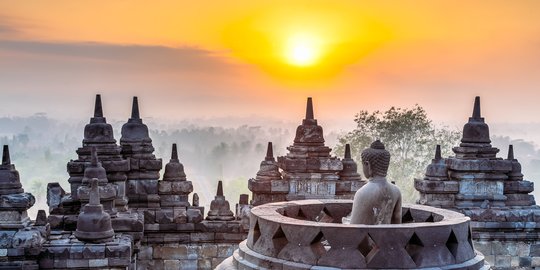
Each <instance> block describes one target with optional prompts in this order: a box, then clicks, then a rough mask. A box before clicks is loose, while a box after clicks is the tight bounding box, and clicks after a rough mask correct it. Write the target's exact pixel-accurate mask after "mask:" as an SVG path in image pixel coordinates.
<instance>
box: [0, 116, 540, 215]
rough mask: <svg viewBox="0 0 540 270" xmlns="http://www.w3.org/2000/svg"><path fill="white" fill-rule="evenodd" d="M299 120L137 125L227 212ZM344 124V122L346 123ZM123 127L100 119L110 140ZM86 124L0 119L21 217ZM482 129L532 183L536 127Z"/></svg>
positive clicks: (61, 172) (203, 198) (328, 134)
mask: <svg viewBox="0 0 540 270" xmlns="http://www.w3.org/2000/svg"><path fill="white" fill-rule="evenodd" d="M301 118H302V117H298V119H296V121H295V120H294V119H288V120H287V121H288V122H284V121H278V120H268V119H264V121H261V119H251V118H241V119H205V120H201V119H191V120H183V121H178V122H175V123H172V122H167V121H160V120H159V119H152V118H151V119H144V118H143V121H144V123H145V124H146V125H147V126H148V128H149V130H150V137H151V138H152V140H153V145H154V148H155V152H154V154H155V155H156V157H157V158H162V159H163V165H165V164H166V163H167V162H168V161H169V159H170V152H171V145H172V143H177V144H178V150H179V158H180V162H182V163H183V164H184V167H185V171H186V174H187V177H188V180H190V181H192V182H193V185H194V192H196V193H197V194H198V195H199V196H200V202H201V204H202V205H205V206H206V207H208V206H209V204H210V201H211V200H212V199H213V197H214V195H215V192H216V187H217V181H218V179H222V180H223V182H224V192H225V196H226V198H227V199H228V200H229V202H230V204H231V207H234V205H235V203H237V202H238V198H239V195H240V194H242V193H245V194H250V197H251V193H250V192H249V190H248V189H247V181H248V179H249V178H253V177H255V174H256V172H257V171H258V169H259V163H260V162H261V161H262V160H263V159H264V155H265V153H266V144H267V142H269V141H272V142H273V144H274V154H275V155H276V156H277V155H284V154H286V147H287V146H289V145H291V144H292V142H293V139H294V135H295V129H296V126H297V125H299V124H300V122H301ZM350 119H351V120H350V121H351V122H352V121H353V116H351V117H350ZM342 120H343V119H342ZM465 120H466V119H464V121H463V123H465ZM125 121H126V120H115V119H112V120H111V119H108V122H109V123H110V124H111V125H112V126H113V129H114V132H115V139H116V140H117V141H118V140H119V139H120V134H119V133H120V128H121V126H122V124H123V123H124V122H125ZM87 122H88V119H81V120H80V121H70V120H58V119H52V118H50V117H48V116H47V115H46V114H44V113H39V114H35V115H32V116H27V117H11V116H10V117H0V143H1V144H8V145H9V146H10V153H11V160H12V162H13V163H14V164H15V166H16V168H17V170H18V171H19V173H20V176H21V181H22V183H23V188H24V189H25V191H27V192H31V193H32V194H33V195H34V196H35V197H36V200H37V202H36V205H35V206H34V207H32V208H31V209H30V211H29V215H30V217H31V218H35V215H36V213H37V210H38V209H47V204H46V187H47V183H49V182H59V183H60V184H61V185H62V187H63V188H64V190H66V191H69V184H68V182H67V180H68V178H69V175H68V174H67V172H66V164H67V162H68V161H69V160H71V159H76V158H77V154H76V153H75V150H76V149H77V148H78V147H81V146H82V139H83V130H84V126H85V125H86V124H87ZM487 123H488V124H489V125H490V128H491V131H492V132H491V133H492V134H491V139H492V144H493V145H494V146H495V147H498V148H499V149H500V152H499V154H498V156H499V157H504V158H505V157H506V154H507V149H508V145H509V144H513V145H514V152H515V155H516V158H517V159H518V160H519V161H520V162H521V164H522V167H523V173H524V175H525V179H527V180H530V181H532V182H535V183H540V182H538V181H540V149H539V148H538V142H540V139H537V138H540V124H528V125H521V126H519V125H517V124H494V123H490V121H489V119H488V120H487ZM319 124H320V125H321V126H323V128H324V134H325V140H326V145H327V146H329V147H331V148H334V147H335V146H336V144H337V142H338V138H339V137H340V136H342V135H343V134H345V133H346V132H347V131H348V130H342V129H338V128H337V127H335V126H332V124H331V123H330V124H326V123H324V122H321V121H320V122H319ZM328 126H330V128H328ZM456 128H457V129H460V128H461V127H456ZM417 177H421V176H417ZM411 185H412V182H411ZM192 194H193V193H192ZM192 194H191V195H192ZM534 195H535V197H536V198H539V196H540V192H539V190H535V191H534ZM190 201H191V196H190ZM207 209H208V208H207Z"/></svg>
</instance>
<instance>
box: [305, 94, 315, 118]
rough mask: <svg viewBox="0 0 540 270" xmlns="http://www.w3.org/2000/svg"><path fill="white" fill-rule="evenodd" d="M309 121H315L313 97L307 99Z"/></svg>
mask: <svg viewBox="0 0 540 270" xmlns="http://www.w3.org/2000/svg"><path fill="white" fill-rule="evenodd" d="M309 119H315V117H314V115H313V101H312V99H311V97H308V98H307V104H306V120H309Z"/></svg>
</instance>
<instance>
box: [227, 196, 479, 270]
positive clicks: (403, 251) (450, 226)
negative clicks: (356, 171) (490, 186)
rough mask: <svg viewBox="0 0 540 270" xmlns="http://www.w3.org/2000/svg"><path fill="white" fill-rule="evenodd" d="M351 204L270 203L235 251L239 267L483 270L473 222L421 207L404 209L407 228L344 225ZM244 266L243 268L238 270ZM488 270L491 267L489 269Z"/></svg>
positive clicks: (257, 212) (255, 216) (253, 218)
mask: <svg viewBox="0 0 540 270" xmlns="http://www.w3.org/2000/svg"><path fill="white" fill-rule="evenodd" d="M351 209H352V201H350V200H304V201H292V202H281V203H271V204H265V205H262V206H258V207H255V208H253V209H252V215H251V220H250V226H251V227H250V231H249V234H248V239H247V240H246V241H245V242H243V243H242V244H240V248H239V250H238V251H236V252H235V254H234V256H233V257H234V258H232V261H234V264H235V265H236V266H237V267H238V268H258V269H263V268H270V269H271V268H276V267H283V266H285V265H287V264H291V265H294V266H295V267H299V268H300V269H306V268H307V269H309V268H311V267H312V266H325V267H334V268H349V269H362V268H383V269H384V268H424V267H441V266H444V267H445V269H484V268H485V267H486V266H484V258H483V256H482V255H481V254H479V253H478V254H477V252H475V250H474V247H473V243H472V238H471V228H470V224H469V218H468V217H466V216H464V215H462V214H460V213H457V212H453V211H449V210H443V209H437V208H433V207H427V206H420V205H405V206H404V207H403V218H402V220H403V224H392V225H376V226H375V225H356V224H355V225H351V224H342V223H341V222H342V219H343V218H344V217H346V216H347V215H348V214H349V213H350V212H351ZM239 264H241V265H242V266H243V267H240V265H239ZM486 269H487V268H486Z"/></svg>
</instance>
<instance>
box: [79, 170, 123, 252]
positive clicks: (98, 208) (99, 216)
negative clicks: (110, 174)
mask: <svg viewBox="0 0 540 270" xmlns="http://www.w3.org/2000/svg"><path fill="white" fill-rule="evenodd" d="M98 181H99V180H98V179H97V178H93V179H92V180H91V181H90V185H91V190H90V201H89V202H88V204H86V205H85V206H84V207H83V209H82V211H81V213H80V214H79V218H78V220H77V230H76V231H75V237H77V239H79V240H80V241H83V242H90V243H105V242H110V241H111V240H112V238H113V236H114V231H113V229H112V226H111V217H110V216H109V214H107V213H106V212H105V211H103V205H101V203H100V201H99V189H98Z"/></svg>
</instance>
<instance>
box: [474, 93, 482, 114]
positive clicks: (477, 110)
mask: <svg viewBox="0 0 540 270" xmlns="http://www.w3.org/2000/svg"><path fill="white" fill-rule="evenodd" d="M472 118H473V119H480V118H482V116H481V114H480V97H479V96H477V97H475V98H474V108H473V114H472Z"/></svg>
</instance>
